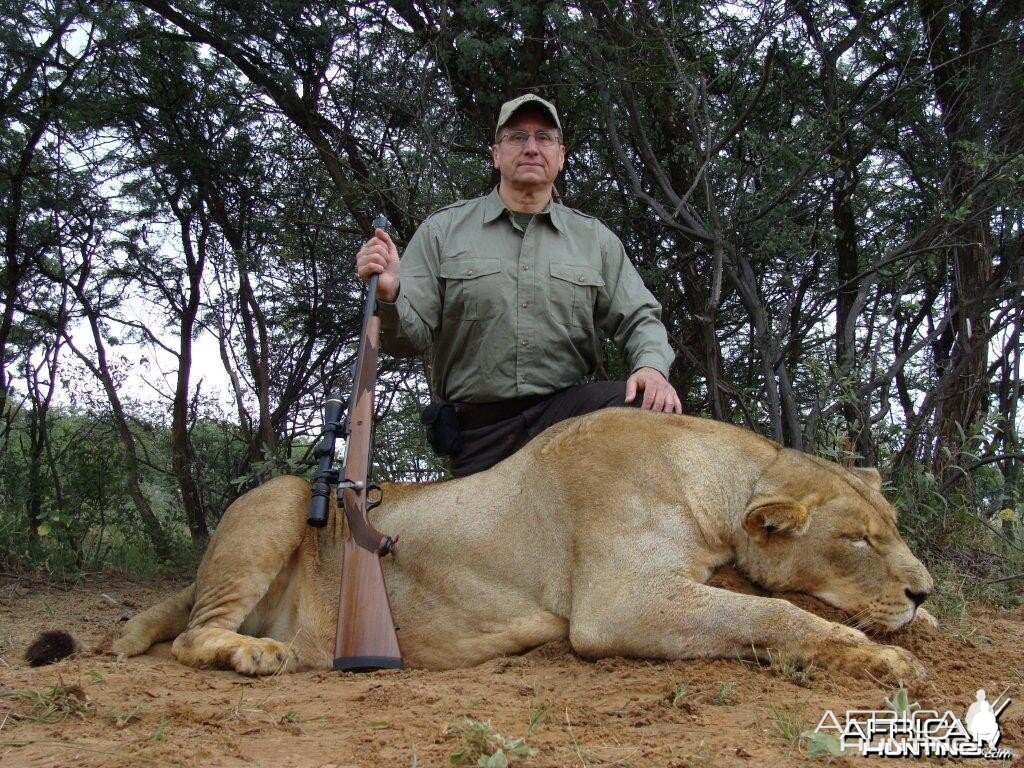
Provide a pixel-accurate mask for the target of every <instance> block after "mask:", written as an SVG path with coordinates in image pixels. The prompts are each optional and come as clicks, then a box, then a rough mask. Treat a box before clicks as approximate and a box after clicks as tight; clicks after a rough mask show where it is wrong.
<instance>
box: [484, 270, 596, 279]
mask: <svg viewBox="0 0 1024 768" xmlns="http://www.w3.org/2000/svg"><path fill="white" fill-rule="evenodd" d="M470 274H472V272H471V273H470ZM576 279H577V280H582V279H583V275H576Z"/></svg>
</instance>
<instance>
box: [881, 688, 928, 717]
mask: <svg viewBox="0 0 1024 768" xmlns="http://www.w3.org/2000/svg"><path fill="white" fill-rule="evenodd" d="M885 706H886V707H888V708H889V709H891V710H892V711H893V712H895V713H896V714H897V715H899V716H900V717H902V718H904V719H909V718H910V716H911V715H913V714H914V712H916V711H917V710H919V709H920V708H921V705H920V704H918V703H917V702H916V701H915V702H914V703H911V702H910V694H909V692H908V691H907V689H906V688H897V689H896V690H895V691H893V693H892V695H891V696H890V698H888V699H886V700H885Z"/></svg>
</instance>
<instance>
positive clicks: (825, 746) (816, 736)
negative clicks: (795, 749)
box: [800, 731, 843, 757]
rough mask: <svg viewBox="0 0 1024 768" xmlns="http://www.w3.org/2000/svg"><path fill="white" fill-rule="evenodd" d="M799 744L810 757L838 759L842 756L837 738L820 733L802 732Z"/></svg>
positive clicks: (840, 745) (841, 749) (841, 746)
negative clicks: (805, 749)
mask: <svg viewBox="0 0 1024 768" xmlns="http://www.w3.org/2000/svg"><path fill="white" fill-rule="evenodd" d="M800 741H801V743H802V744H803V745H804V746H805V747H806V748H807V754H808V755H810V756H811V757H839V756H840V755H842V754H843V745H842V743H841V742H840V741H839V737H838V736H836V735H835V734H832V733H824V732H822V731H803V732H802V733H801V734H800Z"/></svg>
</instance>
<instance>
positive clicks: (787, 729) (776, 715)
mask: <svg viewBox="0 0 1024 768" xmlns="http://www.w3.org/2000/svg"><path fill="white" fill-rule="evenodd" d="M768 714H770V715H771V716H772V722H773V723H774V725H775V730H777V731H778V732H779V734H780V735H781V736H782V738H783V739H784V740H785V742H786V743H787V744H789V745H790V746H791V747H798V746H799V745H800V735H801V734H802V733H803V732H804V726H803V723H801V722H800V716H799V715H797V714H796V713H795V712H790V711H789V710H788V709H779V708H778V707H776V706H775V705H773V704H769V705H768Z"/></svg>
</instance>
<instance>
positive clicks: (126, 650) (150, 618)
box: [110, 582, 196, 656]
mask: <svg viewBox="0 0 1024 768" xmlns="http://www.w3.org/2000/svg"><path fill="white" fill-rule="evenodd" d="M195 596H196V585H195V582H192V583H191V584H189V585H188V586H187V587H185V589H183V590H181V591H180V592H178V593H177V594H175V595H172V596H171V597H169V598H167V599H166V600H164V601H163V602H162V603H157V604H156V605H154V606H153V607H152V608H148V609H147V610H145V611H143V612H142V613H140V614H138V615H136V616H133V617H132V618H131V619H130V620H129V621H128V623H127V624H125V625H124V632H123V633H122V634H121V637H119V638H118V639H117V640H115V641H114V642H113V644H112V645H111V646H110V648H111V650H112V651H113V652H114V653H116V654H117V655H118V656H138V655H139V654H140V653H145V652H146V651H148V650H149V647H150V646H151V645H153V644H154V643H160V642H163V641H164V640H173V639H174V638H176V637H177V636H178V635H180V634H181V633H182V632H184V631H185V628H186V627H187V626H188V618H189V615H190V614H191V613H192V604H193V603H194V602H195Z"/></svg>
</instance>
